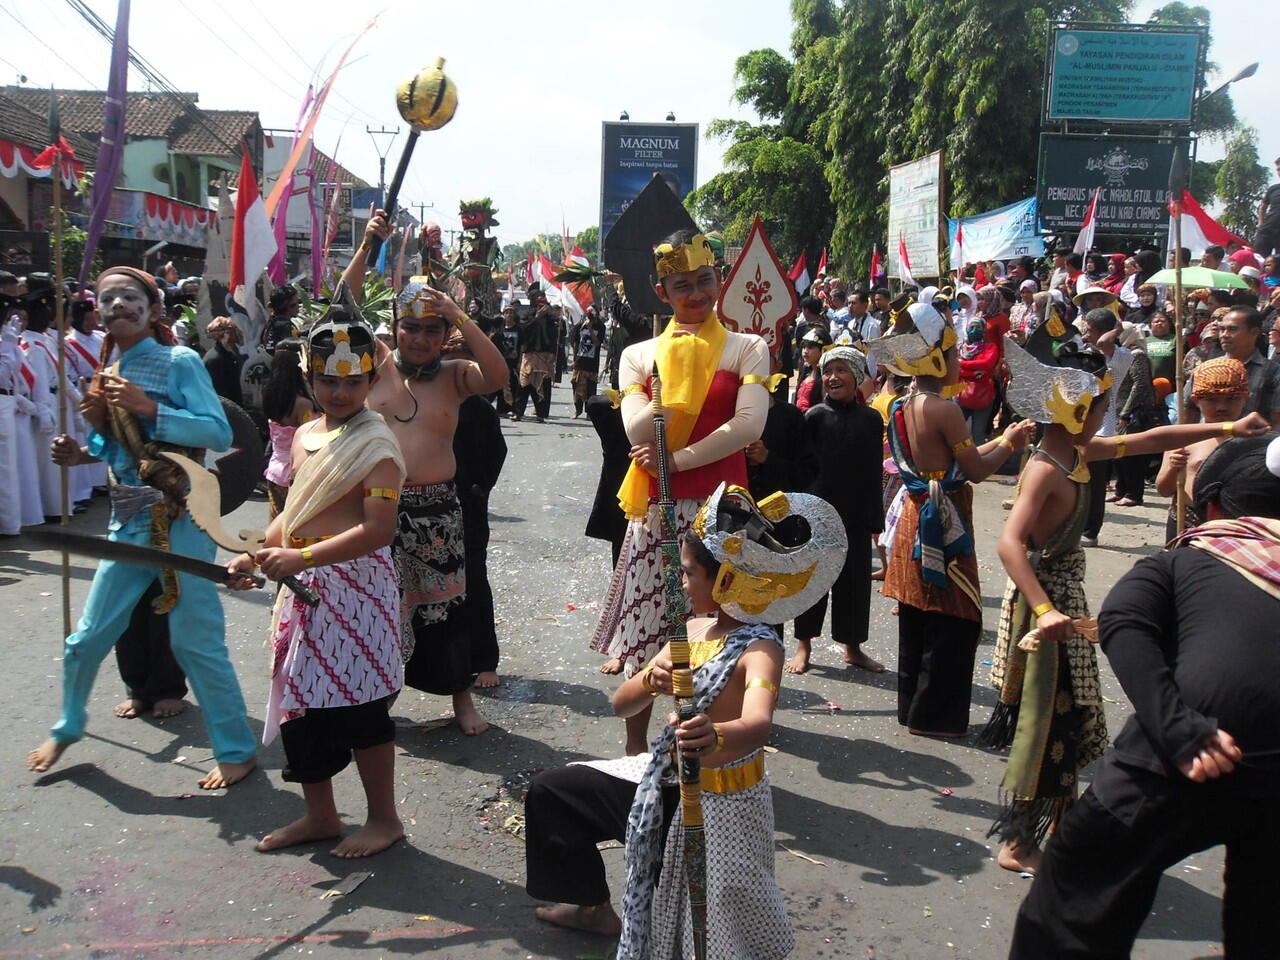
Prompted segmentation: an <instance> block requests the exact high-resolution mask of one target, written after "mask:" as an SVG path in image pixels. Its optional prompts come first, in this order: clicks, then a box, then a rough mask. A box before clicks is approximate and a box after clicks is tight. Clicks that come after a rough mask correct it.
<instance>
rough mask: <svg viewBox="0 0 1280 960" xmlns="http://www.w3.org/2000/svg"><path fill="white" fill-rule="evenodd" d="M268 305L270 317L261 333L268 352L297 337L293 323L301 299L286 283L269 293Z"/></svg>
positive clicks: (300, 307) (300, 306) (298, 311)
mask: <svg viewBox="0 0 1280 960" xmlns="http://www.w3.org/2000/svg"><path fill="white" fill-rule="evenodd" d="M270 305H271V317H270V319H268V320H267V325H266V327H265V328H264V329H263V331H262V332H263V338H264V343H265V344H266V348H267V350H268V351H272V350H275V348H276V345H277V344H279V343H280V341H282V340H288V339H289V338H291V337H296V336H297V335H298V332H297V331H296V330H295V329H294V328H293V323H294V319H295V318H296V317H297V316H298V314H299V313H300V312H301V310H302V298H301V297H299V296H298V291H297V290H295V289H294V288H293V287H292V286H290V285H289V284H287V283H286V284H284V285H283V286H279V287H276V288H275V289H274V290H272V291H271V299H270ZM210 326H212V324H210Z"/></svg>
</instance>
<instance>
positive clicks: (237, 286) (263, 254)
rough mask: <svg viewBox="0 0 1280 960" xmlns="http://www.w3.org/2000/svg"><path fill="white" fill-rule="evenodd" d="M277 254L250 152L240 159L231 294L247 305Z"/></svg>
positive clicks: (232, 235) (273, 235) (232, 247)
mask: <svg viewBox="0 0 1280 960" xmlns="http://www.w3.org/2000/svg"><path fill="white" fill-rule="evenodd" d="M275 254H276V236H275V233H274V232H272V230H271V223H270V222H269V221H268V220H267V207H266V204H265V203H263V201H262V194H261V193H260V192H259V191H258V178H257V176H256V175H255V174H254V172H253V164H252V163H250V162H249V151H248V150H247V149H246V150H244V151H243V152H242V154H241V158H240V182H239V184H238V186H237V189H236V221H235V228H234V229H233V230H232V232H231V281H230V283H229V286H230V287H231V296H232V298H233V299H234V300H235V301H236V303H238V304H240V305H241V306H242V307H247V305H248V301H249V299H250V298H251V297H252V296H253V286H254V284H256V283H257V282H258V277H259V276H261V275H262V271H263V270H265V269H267V264H269V263H270V262H271V258H272V257H274V256H275Z"/></svg>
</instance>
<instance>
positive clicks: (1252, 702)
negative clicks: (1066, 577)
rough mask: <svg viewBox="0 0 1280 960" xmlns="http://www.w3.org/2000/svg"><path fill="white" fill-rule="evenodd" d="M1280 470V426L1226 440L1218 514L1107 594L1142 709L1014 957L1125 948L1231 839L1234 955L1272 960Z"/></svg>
mask: <svg viewBox="0 0 1280 960" xmlns="http://www.w3.org/2000/svg"><path fill="white" fill-rule="evenodd" d="M1278 475H1280V440H1276V439H1274V434H1273V435H1271V437H1270V438H1268V437H1255V438H1250V439H1236V440H1228V441H1227V442H1226V443H1224V444H1223V445H1222V446H1221V447H1220V448H1219V449H1218V450H1217V451H1216V452H1215V453H1214V454H1213V455H1212V456H1210V457H1209V458H1208V459H1206V460H1205V462H1204V464H1203V466H1202V467H1201V469H1200V473H1199V475H1198V476H1197V478H1196V485H1195V499H1196V503H1197V506H1198V507H1199V508H1200V509H1202V510H1204V511H1205V512H1206V515H1207V516H1209V517H1210V518H1211V519H1210V520H1209V521H1208V522H1207V523H1205V524H1204V525H1203V526H1200V527H1197V528H1195V529H1192V530H1188V531H1187V532H1186V533H1184V534H1183V535H1182V536H1181V537H1180V538H1178V539H1177V540H1176V541H1174V543H1173V545H1172V546H1173V549H1170V550H1168V551H1166V552H1164V553H1161V554H1159V555H1157V556H1154V557H1146V558H1143V559H1141V560H1139V561H1138V563H1137V564H1136V565H1135V566H1134V568H1133V569H1132V570H1130V571H1129V572H1128V573H1127V574H1125V575H1124V577H1123V578H1121V580H1120V581H1119V582H1118V583H1117V584H1116V585H1115V586H1114V587H1113V588H1112V589H1111V592H1110V594H1109V595H1108V596H1107V599H1106V601H1105V602H1104V603H1103V606H1102V613H1101V615H1100V617H1099V620H1100V629H1099V632H1100V634H1101V639H1102V647H1103V651H1104V652H1105V653H1106V655H1107V658H1108V660H1110V662H1111V666H1112V669H1113V670H1114V671H1115V674H1116V678H1117V679H1118V680H1119V681H1120V684H1121V686H1123V687H1124V690H1125V693H1127V694H1128V696H1129V699H1130V700H1131V701H1132V702H1133V707H1134V715H1133V716H1132V717H1130V718H1129V721H1128V723H1127V724H1126V725H1125V727H1124V729H1123V730H1121V732H1120V734H1119V735H1118V736H1117V737H1116V742H1115V747H1114V748H1113V749H1112V750H1110V751H1108V753H1107V755H1106V756H1105V757H1104V758H1103V760H1102V762H1101V764H1100V765H1099V767H1098V769H1097V772H1096V773H1095V774H1094V777H1093V783H1092V785H1091V786H1090V788H1089V789H1088V791H1086V792H1085V794H1084V796H1083V797H1082V798H1081V800H1080V802H1079V803H1077V804H1076V805H1075V806H1074V807H1072V809H1071V811H1070V812H1069V813H1068V814H1067V815H1066V817H1064V818H1063V820H1062V822H1061V823H1060V824H1059V825H1058V829H1057V831H1056V832H1055V834H1054V836H1053V840H1052V842H1051V843H1050V844H1049V846H1048V848H1047V849H1046V851H1045V857H1044V861H1043V863H1042V864H1041V867H1040V870H1039V871H1038V872H1037V874H1036V879H1035V883H1033V884H1032V885H1031V889H1030V891H1029V892H1028V894H1027V897H1026V899H1025V900H1024V901H1023V904H1022V907H1021V909H1020V910H1019V911H1018V919H1017V923H1016V925H1015V927H1014V932H1013V943H1012V946H1011V948H1010V952H1009V956H1010V957H1011V958H1014V960H1085V958H1088V960H1111V958H1116V960H1119V958H1122V957H1128V956H1129V955H1130V952H1131V951H1132V949H1133V944H1134V940H1135V938H1136V937H1137V935H1138V931H1139V929H1140V928H1141V926H1142V924H1143V923H1144V922H1145V921H1146V919H1147V918H1148V916H1149V915H1150V913H1151V904H1152V902H1153V900H1154V899H1155V894H1156V888H1157V886H1158V884H1159V882H1160V877H1161V875H1162V874H1163V873H1164V872H1165V871H1166V870H1168V869H1169V868H1170V867H1172V866H1173V865H1174V864H1176V863H1177V862H1178V861H1179V860H1182V859H1183V858H1184V857H1187V856H1190V855H1191V854H1194V853H1199V852H1200V851H1202V850H1207V849H1210V848H1211V847H1214V846H1218V845H1224V846H1225V847H1226V851H1225V852H1226V868H1225V870H1224V873H1223V885H1224V889H1223V893H1222V947H1223V953H1224V955H1225V956H1228V957H1232V958H1238V960H1249V958H1256V960H1262V958H1265V957H1272V956H1274V955H1275V944H1276V929H1275V928H1276V923H1275V919H1274V917H1275V903H1276V898H1277V896H1280V871H1277V870H1276V859H1277V857H1280V833H1278V832H1277V829H1276V808H1275V798H1276V793H1277V787H1278V786H1280V783H1278V773H1277V765H1276V757H1277V756H1280V738H1278V737H1277V731H1280V695H1278V694H1277V687H1276V684H1275V682H1274V681H1275V677H1276V675H1277V671H1280V647H1278V646H1277V645H1276V642H1275V639H1276V635H1275V624H1276V618H1277V617H1280V575H1278V574H1277V571H1280V479H1278ZM1227 611H1229V612H1230V616H1231V618H1232V627H1231V629H1226V630H1224V629H1223V615H1224V612H1227Z"/></svg>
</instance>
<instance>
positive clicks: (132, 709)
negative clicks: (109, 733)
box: [116, 700, 147, 720]
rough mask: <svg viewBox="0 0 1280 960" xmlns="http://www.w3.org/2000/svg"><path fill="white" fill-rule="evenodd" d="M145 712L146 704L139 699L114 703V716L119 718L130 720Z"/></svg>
mask: <svg viewBox="0 0 1280 960" xmlns="http://www.w3.org/2000/svg"><path fill="white" fill-rule="evenodd" d="M146 712H147V705H146V704H145V703H143V702H142V701H141V700H122V701H121V702H120V703H117V704H116V716H117V717H119V718H120V719H121V720H132V719H133V718H134V717H136V716H138V715H140V714H143V713H146Z"/></svg>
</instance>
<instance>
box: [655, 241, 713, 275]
mask: <svg viewBox="0 0 1280 960" xmlns="http://www.w3.org/2000/svg"><path fill="white" fill-rule="evenodd" d="M653 265H654V267H655V268H656V269H657V271H658V279H659V280H661V279H662V278H663V277H669V276H671V274H673V273H689V272H691V271H693V270H697V269H698V268H699V267H714V266H715V265H716V255H715V251H714V250H712V249H711V241H710V240H708V239H707V238H706V237H705V236H704V235H703V234H701V233H699V234H696V235H695V236H694V238H693V239H692V240H690V241H689V242H688V243H681V244H677V245H676V246H672V245H671V244H669V243H660V244H658V245H657V246H656V247H654V248H653Z"/></svg>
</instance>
